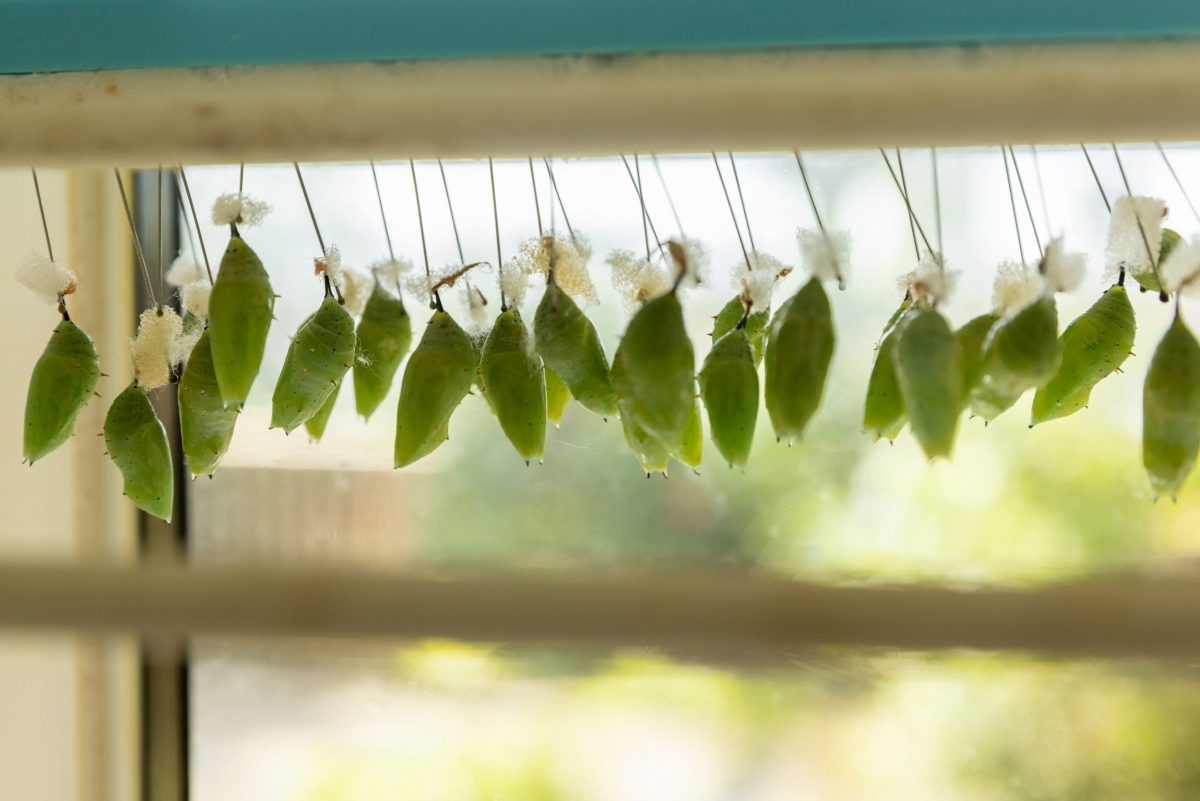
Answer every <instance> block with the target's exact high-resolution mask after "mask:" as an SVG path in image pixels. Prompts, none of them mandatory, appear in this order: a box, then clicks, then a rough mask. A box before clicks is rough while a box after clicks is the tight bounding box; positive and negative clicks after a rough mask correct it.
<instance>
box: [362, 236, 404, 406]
mask: <svg viewBox="0 0 1200 801" xmlns="http://www.w3.org/2000/svg"><path fill="white" fill-rule="evenodd" d="M389 264H397V263H396V262H395V261H394V260H393V262H389ZM385 268H386V265H384V266H381V267H378V268H376V270H375V286H374V287H373V288H372V290H371V296H370V297H369V298H368V299H367V305H366V306H365V307H364V308H363V313H362V319H361V320H360V321H359V323H358V331H357V334H356V336H357V340H358V351H359V358H358V359H355V361H354V404H355V408H356V409H357V411H358V413H359V414H360V415H362V417H363V418H365V419H369V418H370V417H371V415H372V414H374V412H375V410H376V409H378V408H379V404H380V403H382V402H383V399H384V397H386V396H387V393H388V390H389V389H391V386H392V380H393V379H394V378H395V376H396V370H398V369H399V367H400V362H402V361H403V360H404V357H405V355H407V354H408V350H409V348H410V347H412V320H411V318H410V317H409V316H408V311H407V310H406V309H405V308H404V300H403V299H402V298H401V297H400V296H399V294H396V295H393V294H392V293H391V292H389V291H388V290H387V289H385V288H384V287H383V285H382V279H383V278H384V277H385V276H388V275H391V274H393V273H396V274H397V275H398V274H399V272H402V271H407V267H406V268H404V269H403V270H398V269H392V268H386V269H385Z"/></svg>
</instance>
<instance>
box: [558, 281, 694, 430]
mask: <svg viewBox="0 0 1200 801" xmlns="http://www.w3.org/2000/svg"><path fill="white" fill-rule="evenodd" d="M695 364H696V359H695V354H694V352H693V351H692V341H691V340H690V339H689V338H688V335H687V331H686V330H685V329H684V325H683V309H682V307H681V306H680V305H679V298H678V297H676V295H675V292H674V291H671V292H668V293H666V294H665V295H662V296H660V297H657V298H655V299H654V300H651V301H649V302H648V303H646V304H645V305H644V306H642V308H640V309H638V311H637V314H635V315H634V316H633V319H632V320H630V321H629V327H628V328H626V329H625V336H624V337H622V338H621V344H620V345H619V346H618V347H617V353H616V355H615V356H614V357H613V366H612V385H613V390H614V391H615V392H616V395H617V403H618V404H619V406H620V408H621V415H622V416H623V417H629V418H631V422H634V423H637V425H638V427H639V428H641V429H644V430H645V432H646V433H647V434H650V435H651V436H653V437H656V438H657V439H658V440H660V441H661V442H662V444H663V445H665V446H666V448H667V450H668V451H678V450H679V448H680V446H681V445H682V443H683V437H684V433H685V429H686V427H687V422H688V415H690V414H691V413H692V402H693V400H694V399H695V394H696V393H695V377H694V375H693V371H694V370H695V369H696V368H695ZM564 380H565V376H564ZM567 386H570V383H569V382H568V384H567ZM576 397H578V396H576Z"/></svg>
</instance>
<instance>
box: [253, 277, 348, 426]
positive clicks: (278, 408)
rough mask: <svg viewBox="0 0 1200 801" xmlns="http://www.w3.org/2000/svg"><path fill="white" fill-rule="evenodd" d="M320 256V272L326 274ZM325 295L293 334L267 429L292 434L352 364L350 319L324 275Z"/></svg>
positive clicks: (315, 409) (333, 388) (334, 387)
mask: <svg viewBox="0 0 1200 801" xmlns="http://www.w3.org/2000/svg"><path fill="white" fill-rule="evenodd" d="M324 264H325V262H324V260H318V271H319V272H320V273H322V274H325V270H326V268H325V266H324ZM325 292H326V294H325V299H324V300H323V301H322V302H321V306H320V307H319V308H318V309H317V311H316V312H315V313H314V314H313V315H312V316H311V317H309V318H308V319H307V320H305V321H304V324H303V325H301V326H300V330H298V331H297V332H296V335H295V336H294V337H293V338H292V344H291V345H290V346H289V347H288V352H287V357H286V358H285V359H284V361H283V369H282V370H281V371H280V373H279V380H278V381H277V382H276V383H275V392H274V394H273V395H272V396H271V428H282V429H283V430H284V431H285V432H287V433H291V432H292V431H293V430H294V429H295V428H296V427H297V426H299V425H300V424H301V423H303V422H304V421H306V420H308V419H309V418H310V417H312V416H313V415H314V414H316V413H317V412H318V411H319V410H320V409H321V407H322V406H323V405H324V404H325V401H326V400H328V399H329V396H330V395H331V394H332V393H333V391H334V390H336V389H337V388H338V386H339V385H340V384H341V383H342V378H343V377H345V375H346V371H347V370H349V369H350V367H351V365H352V364H353V363H354V349H355V339H354V318H353V317H351V316H350V313H349V312H348V311H346V309H345V308H343V306H342V304H341V303H339V302H338V300H337V298H335V297H334V296H333V292H332V289H331V288H330V277H329V276H328V275H327V274H326V275H325Z"/></svg>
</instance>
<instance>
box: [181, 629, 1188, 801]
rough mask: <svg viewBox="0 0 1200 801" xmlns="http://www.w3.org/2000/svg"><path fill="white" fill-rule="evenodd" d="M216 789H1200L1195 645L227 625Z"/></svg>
mask: <svg viewBox="0 0 1200 801" xmlns="http://www.w3.org/2000/svg"><path fill="white" fill-rule="evenodd" d="M195 667H196V670H195V673H194V684H193V726H194V728H193V740H192V757H193V763H192V776H193V793H194V795H193V797H194V798H196V799H198V800H199V801H210V799H232V798H238V799H241V798H289V799H297V800H298V801H366V800H367V799H378V798H405V799H411V801H471V800H473V799H479V800H480V801H510V800H511V801H538V800H539V799H545V800H546V801H552V800H553V801H557V800H558V799H578V800H580V801H585V800H586V801H639V800H640V799H645V800H646V801H676V800H677V801H709V800H711V801H718V800H719V799H737V801H776V800H777V799H778V800H780V801H782V799H795V798H836V799H844V801H886V800H887V799H896V798H921V799H929V800H930V801H934V800H935V799H946V801H950V800H951V799H953V800H954V801H962V800H963V799H971V800H972V801H975V800H976V799H979V800H982V799H988V800H991V799H996V800H999V799H1014V800H1015V799H1030V798H1036V799H1056V800H1057V799H1063V800H1065V799H1080V800H1081V801H1082V799H1088V801H1102V800H1104V799H1113V801H1118V800H1123V799H1129V798H1157V799H1185V798H1194V797H1195V795H1196V793H1197V792H1198V791H1200V757H1197V755H1196V749H1195V747H1194V746H1195V737H1196V733H1197V731H1200V687H1198V685H1197V684H1196V682H1195V677H1194V675H1192V674H1193V671H1192V670H1191V668H1184V667H1173V666H1162V665H1159V666H1155V667H1148V666H1145V665H1138V664H1135V663H1125V664H1092V663H1072V662H1060V663H1050V662H1040V661H1036V660H1032V659H1026V658H1017V657H1011V658H997V657H990V656H980V655H970V654H962V655H952V656H942V657H919V656H910V655H891V654H863V653H854V654H848V653H836V654H833V653H824V652H808V653H797V654H792V655H789V656H788V657H786V658H781V659H780V660H779V661H778V662H777V663H775V664H770V665H764V664H752V663H751V664H747V663H745V662H744V661H740V660H737V659H732V660H728V659H726V660H714V659H708V660H706V661H703V662H699V661H695V660H694V659H689V658H687V657H685V656H677V657H676V658H671V657H668V656H666V655H663V654H659V653H653V652H647V651H638V652H618V653H611V654H600V653H589V652H573V651H547V650H532V651H526V650H513V649H510V648H503V647H497V646H488V645H465V644H461V643H454V642H427V643H422V644H415V645H408V646H403V647H385V646H368V645H353V644H346V643H343V642H339V643H336V644H331V643H311V644H304V645H298V644H294V643H293V644H283V643H269V644H259V645H246V644H241V643H231V642H214V641H209V642H206V643H204V644H203V645H202V646H201V647H200V648H199V650H198V659H197V661H196V665H195Z"/></svg>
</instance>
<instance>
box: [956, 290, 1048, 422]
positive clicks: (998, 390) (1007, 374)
mask: <svg viewBox="0 0 1200 801" xmlns="http://www.w3.org/2000/svg"><path fill="white" fill-rule="evenodd" d="M1061 361H1062V345H1061V344H1060V343H1059V340H1058V308H1057V306H1056V305H1055V303H1054V298H1053V297H1044V298H1040V299H1038V300H1036V301H1034V302H1033V303H1030V304H1029V305H1028V306H1026V307H1025V308H1024V309H1021V311H1019V312H1017V313H1016V314H1015V315H1013V316H1012V317H1010V318H1009V319H1007V320H1002V321H1001V322H999V323H997V324H996V325H994V326H993V327H992V331H991V333H990V334H989V335H988V340H987V343H986V345H985V355H984V362H985V364H984V370H983V377H982V378H981V379H980V381H979V383H978V384H977V385H976V387H975V390H974V392H972V393H971V399H970V402H971V411H972V412H973V413H974V414H976V415H978V416H980V417H982V418H983V419H985V420H989V421H990V420H995V419H996V418H997V417H999V416H1000V414H1001V413H1003V412H1004V411H1005V410H1007V409H1008V408H1009V407H1011V406H1012V405H1013V404H1014V403H1016V402H1017V399H1018V398H1020V397H1021V395H1022V394H1023V393H1024V392H1025V390H1027V389H1033V388H1036V387H1040V386H1042V385H1043V384H1045V383H1047V382H1048V381H1049V380H1050V379H1051V378H1053V377H1054V374H1055V373H1056V372H1057V371H1058V366H1059V364H1060V363H1061Z"/></svg>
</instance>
